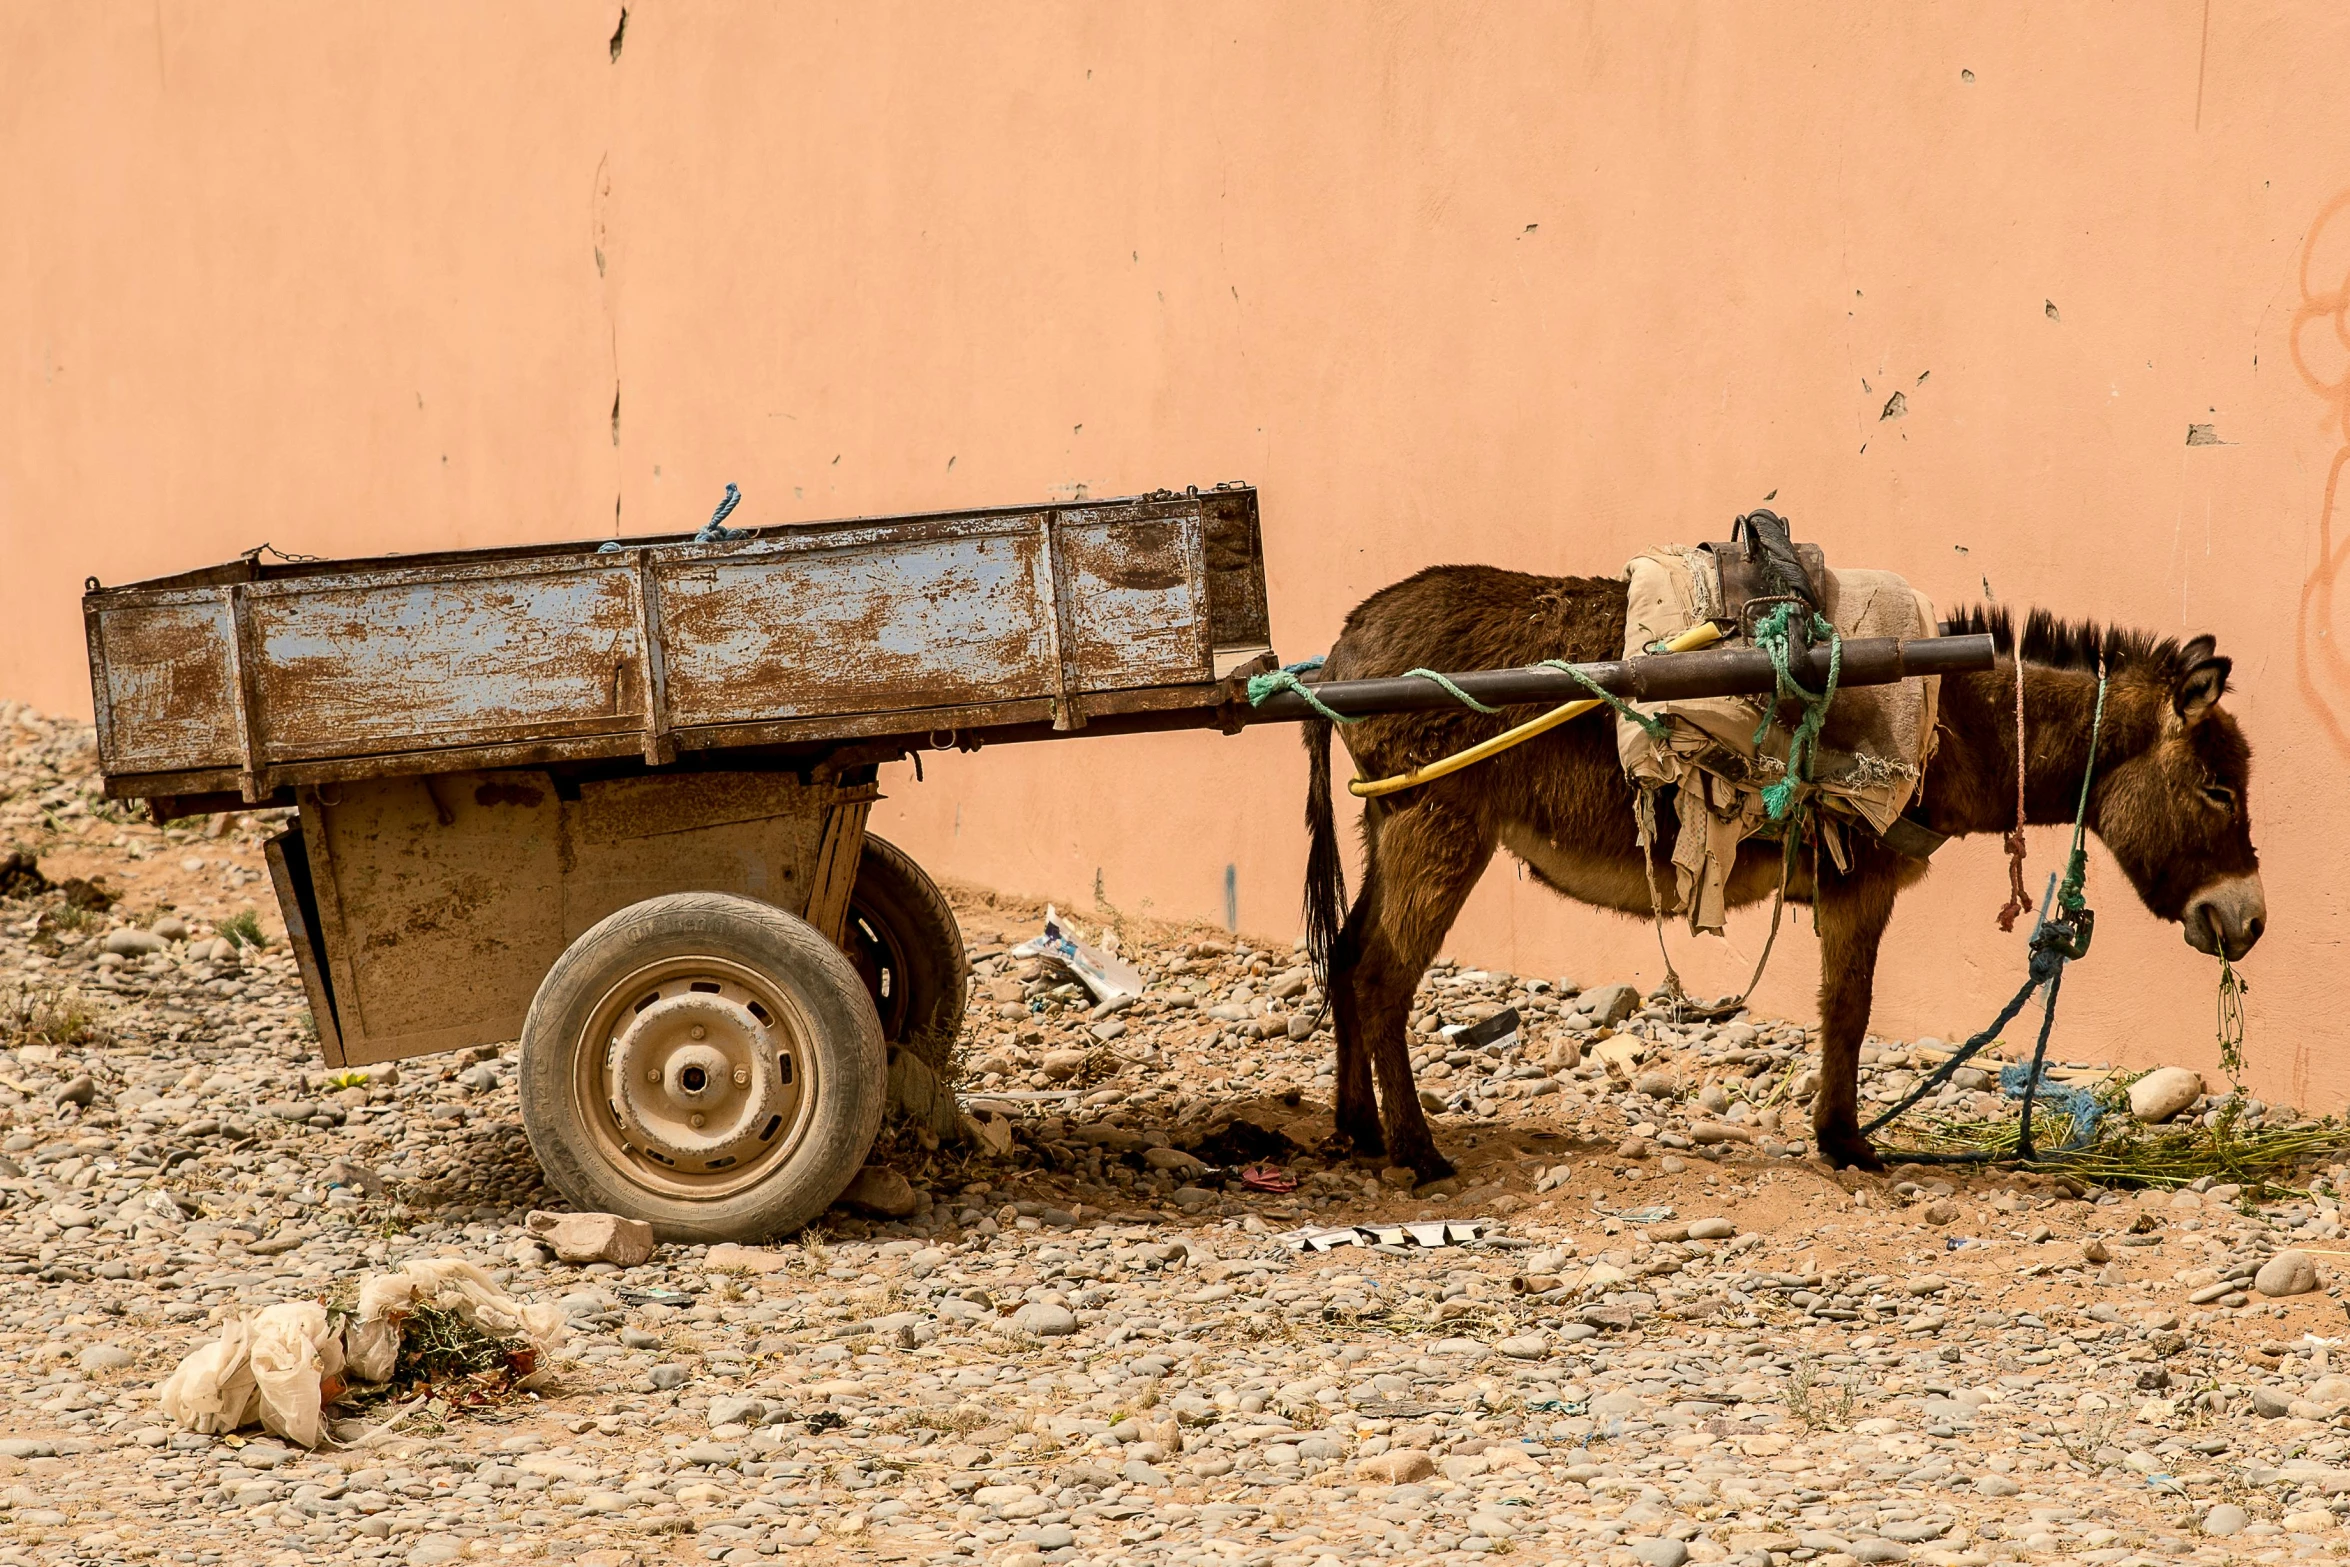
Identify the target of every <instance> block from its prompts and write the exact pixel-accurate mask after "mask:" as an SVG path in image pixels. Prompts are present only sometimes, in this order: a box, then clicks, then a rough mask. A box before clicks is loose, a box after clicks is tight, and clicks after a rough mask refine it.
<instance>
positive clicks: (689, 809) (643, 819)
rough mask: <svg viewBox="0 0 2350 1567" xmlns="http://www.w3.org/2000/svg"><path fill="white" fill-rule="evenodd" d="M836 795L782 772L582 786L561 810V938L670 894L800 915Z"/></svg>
mask: <svg viewBox="0 0 2350 1567" xmlns="http://www.w3.org/2000/svg"><path fill="white" fill-rule="evenodd" d="M838 794H839V791H838V790H835V789H829V788H826V787H823V786H821V785H817V786H811V785H807V784H802V783H801V782H800V781H799V780H798V779H797V778H795V777H793V776H792V775H791V774H789V773H679V774H672V775H669V776H665V777H652V778H616V779H612V780H610V781H607V782H602V783H588V784H583V785H582V786H581V788H580V797H579V799H578V800H577V801H573V802H567V804H566V807H565V820H564V828H565V833H564V840H565V847H566V852H567V856H568V858H567V869H566V871H565V874H564V877H563V929H564V942H565V944H566V945H568V944H569V943H570V942H571V941H573V940H575V939H577V938H578V937H579V936H580V935H582V934H583V933H585V932H586V930H587V929H588V927H590V926H591V925H593V924H595V923H596V921H598V920H600V919H602V918H604V916H606V915H608V914H613V913H617V912H618V911H619V910H621V909H625V908H627V907H628V906H629V905H630V904H632V903H641V902H643V901H644V900H645V899H647V898H658V897H661V896H663V895H664V894H667V893H672V892H734V893H740V894H742V895H743V896H744V897H747V898H757V899H759V900H761V901H762V902H765V903H772V904H774V905H775V906H776V907H778V908H782V909H789V910H790V911H791V912H793V913H794V914H804V913H805V912H806V910H807V907H808V900H809V897H810V896H811V893H812V890H813V889H814V887H815V884H816V881H817V876H816V867H817V850H818V845H819V840H820V839H821V837H822V834H823V829H824V813H825V810H826V807H827V806H828V804H829V803H830V802H831V801H832V800H834V799H835V798H836V797H837V796H838ZM547 961H548V962H550V963H552V962H553V961H554V958H553V956H552V955H550V956H549V958H548V960H547ZM534 984H535V982H534Z"/></svg>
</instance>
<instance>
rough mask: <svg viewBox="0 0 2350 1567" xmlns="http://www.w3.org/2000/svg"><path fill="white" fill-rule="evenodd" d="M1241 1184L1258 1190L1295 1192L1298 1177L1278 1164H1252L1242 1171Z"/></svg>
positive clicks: (1251, 1189)
mask: <svg viewBox="0 0 2350 1567" xmlns="http://www.w3.org/2000/svg"><path fill="white" fill-rule="evenodd" d="M1240 1184H1241V1185H1243V1186H1245V1187H1247V1188H1248V1189H1249V1190H1250V1191H1256V1192H1294V1191H1296V1190H1297V1177H1296V1176H1294V1175H1292V1174H1290V1173H1289V1172H1288V1171H1287V1170H1284V1169H1282V1168H1281V1166H1279V1165H1277V1164H1252V1165H1250V1166H1249V1167H1248V1168H1247V1169H1245V1170H1242V1171H1241V1172H1240Z"/></svg>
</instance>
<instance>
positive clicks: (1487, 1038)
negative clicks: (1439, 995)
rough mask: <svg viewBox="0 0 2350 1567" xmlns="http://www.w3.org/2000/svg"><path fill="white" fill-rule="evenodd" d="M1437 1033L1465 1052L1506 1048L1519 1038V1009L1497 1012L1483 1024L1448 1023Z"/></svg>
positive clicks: (1511, 1008)
mask: <svg viewBox="0 0 2350 1567" xmlns="http://www.w3.org/2000/svg"><path fill="white" fill-rule="evenodd" d="M1436 1032H1437V1033H1438V1034H1440V1035H1442V1036H1443V1037H1444V1038H1446V1039H1449V1040H1451V1041H1452V1042H1453V1043H1454V1044H1456V1045H1458V1046H1460V1047H1461V1048H1462V1049H1463V1050H1480V1049H1483V1048H1484V1047H1486V1046H1488V1045H1494V1046H1504V1047H1506V1046H1507V1045H1508V1044H1509V1042H1510V1041H1511V1040H1513V1039H1515V1038H1517V1037H1518V1009H1517V1008H1516V1007H1510V1008H1508V1009H1506V1010H1504V1011H1500V1012H1496V1013H1494V1014H1493V1016H1491V1017H1489V1018H1487V1019H1486V1020H1485V1021H1484V1022H1482V1023H1448V1024H1446V1025H1445V1026H1444V1027H1442V1028H1440V1029H1438V1030H1437V1031H1436Z"/></svg>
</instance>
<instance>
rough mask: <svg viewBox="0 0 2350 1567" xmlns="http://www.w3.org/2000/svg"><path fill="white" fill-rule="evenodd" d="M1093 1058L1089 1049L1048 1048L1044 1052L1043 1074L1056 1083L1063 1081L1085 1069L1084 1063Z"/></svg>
mask: <svg viewBox="0 0 2350 1567" xmlns="http://www.w3.org/2000/svg"><path fill="white" fill-rule="evenodd" d="M1092 1059H1093V1052H1092V1051H1090V1050H1048V1051H1046V1052H1045V1053H1044V1061H1043V1063H1042V1065H1043V1067H1044V1075H1045V1076H1047V1077H1049V1078H1051V1079H1052V1080H1053V1081H1054V1082H1056V1083H1065V1082H1067V1081H1068V1080H1069V1079H1070V1078H1072V1077H1075V1076H1076V1075H1077V1074H1078V1073H1080V1072H1082V1071H1084V1070H1085V1063H1087V1062H1088V1061H1091V1060H1092Z"/></svg>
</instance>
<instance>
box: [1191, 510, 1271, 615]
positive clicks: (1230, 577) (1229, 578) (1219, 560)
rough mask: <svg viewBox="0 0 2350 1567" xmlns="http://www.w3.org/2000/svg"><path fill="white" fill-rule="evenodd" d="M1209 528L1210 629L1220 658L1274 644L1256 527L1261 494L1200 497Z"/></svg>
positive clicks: (1263, 554)
mask: <svg viewBox="0 0 2350 1567" xmlns="http://www.w3.org/2000/svg"><path fill="white" fill-rule="evenodd" d="M1200 508H1201V513H1202V516H1203V518H1204V520H1205V522H1206V525H1207V555H1208V624H1209V634H1210V635H1211V636H1212V637H1213V639H1214V641H1215V645H1216V651H1217V652H1218V653H1228V654H1237V653H1241V652H1248V651H1254V650H1256V649H1259V648H1267V647H1270V646H1272V644H1273V627H1272V619H1271V616H1270V615H1269V613H1268V612H1267V609H1266V602H1265V549H1264V540H1263V536H1262V535H1261V533H1260V532H1259V530H1258V527H1257V492H1256V491H1254V490H1251V489H1243V488H1232V489H1218V490H1213V491H1210V492H1209V493H1207V494H1205V495H1202V496H1201V497H1200Z"/></svg>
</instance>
